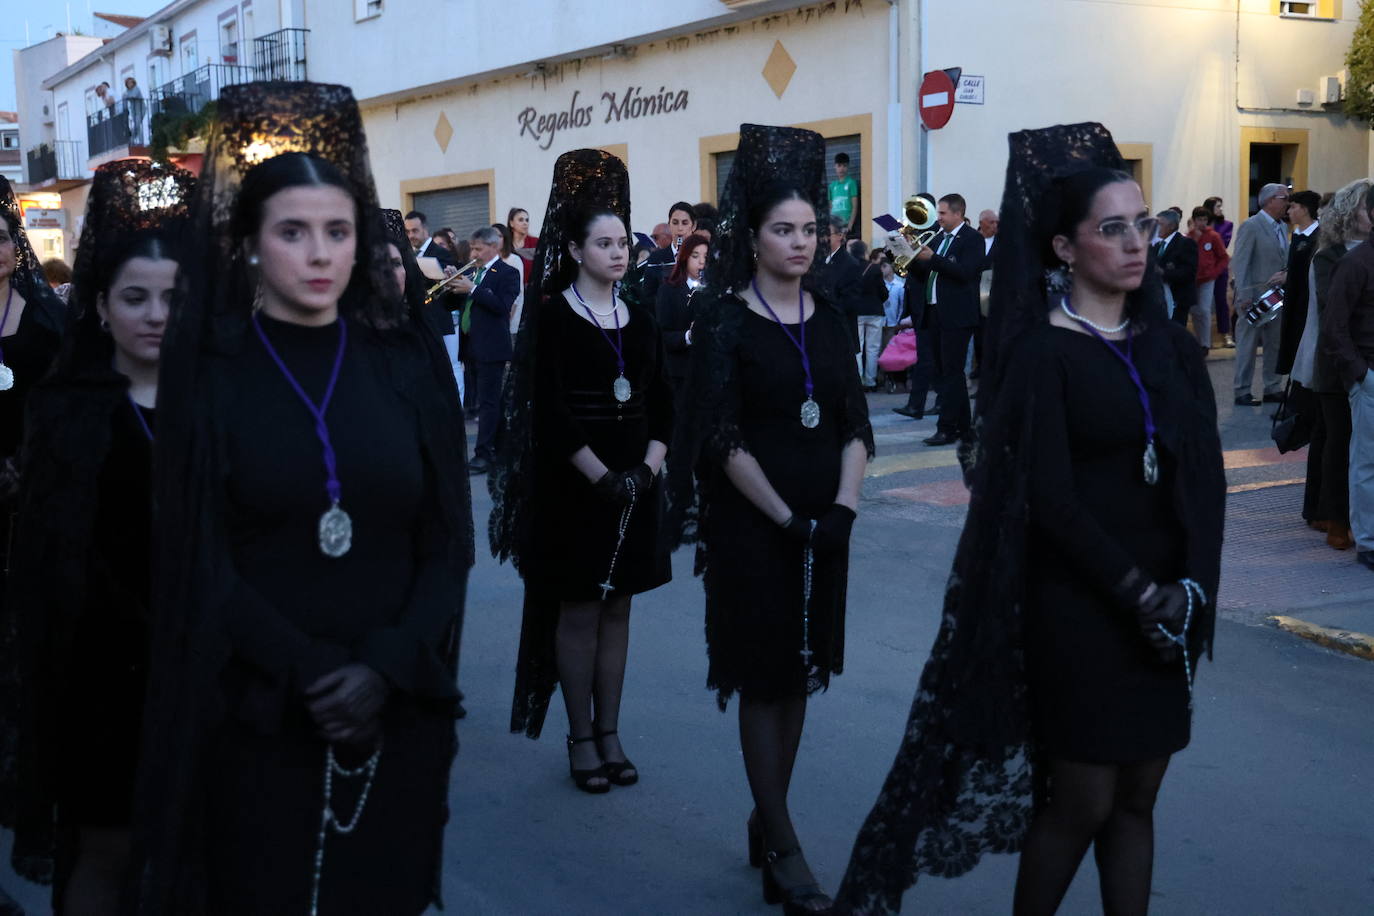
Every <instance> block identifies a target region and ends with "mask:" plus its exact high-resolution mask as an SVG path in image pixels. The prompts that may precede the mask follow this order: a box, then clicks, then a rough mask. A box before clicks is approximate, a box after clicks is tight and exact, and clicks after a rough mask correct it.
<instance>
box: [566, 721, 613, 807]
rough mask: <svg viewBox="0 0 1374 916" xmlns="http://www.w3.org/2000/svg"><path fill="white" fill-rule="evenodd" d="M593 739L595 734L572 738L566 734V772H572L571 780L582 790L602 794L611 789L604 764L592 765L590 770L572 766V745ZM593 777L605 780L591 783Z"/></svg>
mask: <svg viewBox="0 0 1374 916" xmlns="http://www.w3.org/2000/svg"><path fill="white" fill-rule="evenodd" d="M595 740H596V737H595V736H588V737H586V738H574V737H573V736H572V735H569V736H568V772H569V773H571V774H572V781H573V782H574V783H575V784H576V785H577V787H578V788H579V789H581V790H582V791H583V792H586V793H588V794H591V795H604V794H605V793H607V792H609V791H611V782H610V778H609V777H608V776H607V775H606V766H605V764H602V765H600V766H596V767H593V768H591V769H590V770H579V769H577V768H576V767H574V766H573V757H572V751H573V745H576V744H585V743H586V742H588V741H595ZM594 779H602V780H605V781H604V782H602V783H599V784H593V783H592V780H594Z"/></svg>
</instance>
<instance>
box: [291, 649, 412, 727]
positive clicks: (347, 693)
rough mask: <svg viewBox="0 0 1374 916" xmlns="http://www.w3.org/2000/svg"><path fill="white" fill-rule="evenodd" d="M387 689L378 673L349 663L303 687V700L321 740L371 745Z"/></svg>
mask: <svg viewBox="0 0 1374 916" xmlns="http://www.w3.org/2000/svg"><path fill="white" fill-rule="evenodd" d="M390 692H391V687H390V685H389V684H387V682H386V680H385V679H384V678H383V677H382V676H381V675H380V674H378V673H377V672H376V671H373V670H372V669H371V668H369V667H368V666H367V665H364V664H361V663H359V662H353V663H351V664H347V665H344V666H343V667H342V668H339V669H337V670H335V671H331V672H330V673H329V674H326V675H325V676H324V677H321V678H320V679H319V680H317V681H315V683H313V684H311V685H310V686H308V687H306V688H305V703H306V708H307V709H308V710H309V711H310V717H311V718H312V719H314V720H315V725H316V726H317V727H318V729H319V735H320V737H321V738H323V739H324V740H326V741H329V742H331V743H336V744H353V745H363V744H371V743H373V742H374V741H376V739H377V736H378V734H379V733H380V732H381V724H382V722H381V714H382V708H383V706H385V705H386V698H387V695H388V694H389V693H390Z"/></svg>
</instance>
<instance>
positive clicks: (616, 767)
mask: <svg viewBox="0 0 1374 916" xmlns="http://www.w3.org/2000/svg"><path fill="white" fill-rule="evenodd" d="M614 734H616V731H615V729H611V730H610V731H608V732H597V733H596V750H597V753H601V739H602V738H609V737H611V736H612V735H614ZM601 759H602V764H601V769H602V770H604V771H605V772H606V778H607V779H609V780H610V781H611V782H612V783H614V784H615V785H617V786H632V785H634V784H635V783H637V782H639V769H638V768H637V767H636V766H635V765H634V764H633V763H631V762H630V758H628V757H626V758H625V759H624V760H606V757H605V755H604V754H602V757H601ZM627 770H628V771H631V772H629V773H628V774H627V773H626V771H627Z"/></svg>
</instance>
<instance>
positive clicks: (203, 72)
mask: <svg viewBox="0 0 1374 916" xmlns="http://www.w3.org/2000/svg"><path fill="white" fill-rule="evenodd" d="M256 78H257V75H256V73H255V72H254V70H253V68H252V67H239V66H235V65H233V64H206V65H205V66H204V67H199V68H197V69H195V70H192V71H191V72H190V73H187V74H186V75H185V76H179V77H177V78H176V79H174V80H172V81H171V82H170V83H165V84H163V85H161V86H159V87H157V88H156V89H154V90H153V91H152V92H151V93H150V94H149V97H148V102H149V105H150V106H151V108H152V113H153V116H154V117H156V116H157V115H160V114H165V115H184V114H195V113H196V112H198V111H200V110H201V109H202V108H204V107H205V106H206V104H207V103H209V102H213V101H214V100H215V99H218V98H219V93H220V90H221V89H223V88H224V87H225V86H236V85H238V84H239V83H251V82H253V81H254V80H255V79H256ZM91 154H92V155H94V154H95V151H94V149H92V151H91Z"/></svg>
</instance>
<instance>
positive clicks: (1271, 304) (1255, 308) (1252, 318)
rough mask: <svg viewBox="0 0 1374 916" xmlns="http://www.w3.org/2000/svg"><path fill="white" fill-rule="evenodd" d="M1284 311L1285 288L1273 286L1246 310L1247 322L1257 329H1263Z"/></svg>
mask: <svg viewBox="0 0 1374 916" xmlns="http://www.w3.org/2000/svg"><path fill="white" fill-rule="evenodd" d="M1282 310H1283V287H1282V286H1271V287H1270V288H1269V289H1266V290H1265V291H1264V292H1262V293H1260V294H1259V296H1258V297H1256V298H1255V301H1254V302H1251V303H1250V305H1249V307H1247V308H1246V309H1245V313H1244V314H1245V320H1246V321H1248V322H1250V324H1252V325H1254V326H1255V327H1257V328H1258V327H1262V326H1263V325H1266V324H1268V323H1269V322H1271V321H1273V320H1274V319H1275V318H1277V317H1279V312H1281V311H1282Z"/></svg>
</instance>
